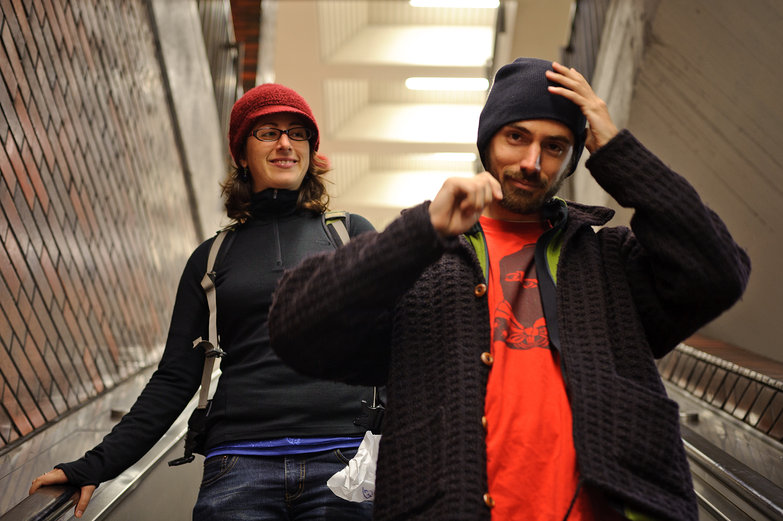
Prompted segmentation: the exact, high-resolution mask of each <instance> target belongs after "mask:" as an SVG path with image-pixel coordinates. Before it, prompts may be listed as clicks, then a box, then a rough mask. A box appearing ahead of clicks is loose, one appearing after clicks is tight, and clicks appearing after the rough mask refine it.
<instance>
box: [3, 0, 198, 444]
mask: <svg viewBox="0 0 783 521" xmlns="http://www.w3.org/2000/svg"><path fill="white" fill-rule="evenodd" d="M146 5H147V4H146V2H145V1H144V0H127V1H121V0H112V1H105V0H0V76H2V84H1V85H0V144H2V146H1V147H0V172H1V173H2V176H1V177H0V207H2V213H1V214H0V310H1V311H0V345H1V346H2V347H1V348H0V452H1V451H2V450H3V448H8V447H9V444H13V443H14V442H15V441H19V440H20V439H21V438H22V437H24V436H26V435H28V434H30V433H31V432H33V431H34V430H35V429H38V428H40V427H42V426H44V425H45V424H47V422H52V421H54V420H56V419H57V418H58V417H59V416H61V415H63V414H65V413H67V412H68V411H69V410H71V409H73V408H74V407H78V406H79V405H80V404H83V403H84V402H85V401H86V400H89V399H90V398H92V397H94V396H96V395H97V394H99V393H101V392H103V391H105V390H107V389H109V388H111V387H112V386H114V385H116V384H117V383H118V382H119V381H121V380H122V379H124V378H126V377H128V376H129V375H131V374H133V373H134V372H136V371H137V370H138V369H139V368H140V367H143V366H147V365H149V364H151V363H154V362H155V361H157V359H158V357H159V355H160V352H161V349H162V345H163V342H164V341H165V335H166V331H167V327H168V320H169V316H170V308H171V305H172V303H173V299H174V292H175V290H176V284H177V281H178V278H179V274H180V272H181V269H182V267H183V266H184V262H185V260H186V258H187V256H188V255H189V253H190V251H191V250H192V249H193V247H194V246H195V244H196V242H197V241H196V235H195V231H194V230H195V229H194V224H193V221H192V218H191V209H190V208H189V206H188V198H187V194H186V191H185V185H184V180H183V169H182V166H181V164H180V162H179V156H178V154H177V151H176V148H175V139H174V130H173V127H172V121H171V117H170V111H169V107H168V106H167V103H166V98H165V92H164V88H163V84H162V81H163V80H162V75H161V70H160V64H159V62H158V60H157V57H156V48H155V39H154V35H153V33H152V31H151V29H150V23H149V15H148V12H147V6H146ZM186 138H187V137H186Z"/></svg>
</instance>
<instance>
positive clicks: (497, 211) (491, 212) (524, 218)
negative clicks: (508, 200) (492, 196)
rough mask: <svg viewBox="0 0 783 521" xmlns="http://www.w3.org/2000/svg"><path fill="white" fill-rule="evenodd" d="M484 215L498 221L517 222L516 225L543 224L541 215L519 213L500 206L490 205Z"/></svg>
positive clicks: (537, 213)
mask: <svg viewBox="0 0 783 521" xmlns="http://www.w3.org/2000/svg"><path fill="white" fill-rule="evenodd" d="M482 215H484V216H485V217H489V218H490V219H496V220H498V221H506V222H515V223H537V222H541V213H540V212H535V213H528V214H524V213H517V212H514V211H512V210H509V209H507V208H503V207H502V206H500V205H499V204H497V203H495V204H490V205H489V206H487V207H486V208H484V211H483V212H482Z"/></svg>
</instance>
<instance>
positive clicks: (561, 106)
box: [476, 58, 587, 175]
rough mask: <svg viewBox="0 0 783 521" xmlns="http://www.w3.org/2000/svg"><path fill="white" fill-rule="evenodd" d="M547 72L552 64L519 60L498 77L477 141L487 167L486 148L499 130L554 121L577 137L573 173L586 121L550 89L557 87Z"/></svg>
mask: <svg viewBox="0 0 783 521" xmlns="http://www.w3.org/2000/svg"><path fill="white" fill-rule="evenodd" d="M548 70H552V62H550V61H547V60H539V59H536V58H517V59H516V60H514V61H513V63H509V64H507V65H504V66H503V67H501V68H500V69H499V70H498V72H497V74H495V81H494V83H493V84H492V88H491V89H490V91H489V96H487V102H486V103H485V104H484V108H483V109H482V110H481V116H479V125H478V138H477V140H476V145H477V146H478V151H479V155H480V157H481V163H482V164H483V165H484V168H488V166H489V165H488V158H487V157H486V150H487V146H488V145H489V142H490V140H491V139H492V136H494V135H495V134H496V133H497V132H498V130H500V129H501V128H503V127H504V126H506V125H507V124H509V123H513V122H515V121H522V120H526V119H553V120H555V121H559V122H561V123H563V124H564V125H565V126H567V127H568V128H569V129H571V132H573V134H574V154H573V158H572V163H571V166H570V167H569V170H568V172H567V173H566V175H571V174H572V173H573V171H574V169H575V168H576V164H577V163H578V162H579V157H580V156H581V155H582V150H583V149H584V144H585V125H586V123H587V120H586V119H585V117H584V114H582V110H581V109H580V108H579V107H578V106H577V105H576V104H574V103H573V102H571V101H570V100H568V99H566V98H564V97H563V96H558V95H557V94H552V93H550V92H549V91H548V90H547V87H548V86H549V85H557V84H556V83H552V82H551V81H549V80H548V79H547V77H546V76H545V75H544V71H548Z"/></svg>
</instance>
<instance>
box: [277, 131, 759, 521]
mask: <svg viewBox="0 0 783 521" xmlns="http://www.w3.org/2000/svg"><path fill="white" fill-rule="evenodd" d="M587 166H588V168H589V169H590V171H591V173H592V175H593V176H594V177H595V179H596V180H597V181H598V182H599V184H600V185H601V186H602V187H603V188H604V189H605V190H606V191H607V192H608V193H609V194H611V195H612V196H613V197H614V198H615V199H616V200H617V201H618V202H619V203H620V204H621V205H623V206H628V207H632V208H634V209H635V214H634V217H633V219H632V221H631V228H632V229H633V231H631V230H629V229H628V228H626V227H614V228H610V227H606V228H602V229H600V230H599V231H595V230H594V229H593V226H600V225H603V224H605V223H606V222H607V221H608V220H609V218H611V216H612V213H613V212H612V211H611V210H609V209H606V208H598V207H588V206H584V205H579V204H573V203H569V205H568V212H567V218H566V220H565V222H562V223H559V224H560V225H561V226H562V232H561V236H560V237H561V239H562V248H561V251H560V257H559V263H558V266H557V278H556V280H557V286H556V290H555V292H556V308H557V311H556V314H557V316H556V318H555V317H551V316H549V315H548V316H547V323H548V324H550V326H552V325H556V327H557V329H558V334H559V344H560V348H561V351H562V360H563V369H564V372H565V377H566V381H567V390H568V396H569V400H570V405H571V409H572V412H573V437H574V444H575V447H576V452H577V460H578V466H579V471H580V475H581V478H582V480H583V482H584V483H585V485H586V487H587V488H588V490H593V491H600V492H601V493H603V494H604V495H605V496H607V497H609V498H611V499H613V500H615V501H619V502H621V503H623V504H625V505H627V506H629V507H631V508H632V509H634V510H635V511H640V512H643V513H646V514H648V515H651V516H653V517H656V518H659V519H670V520H696V519H697V517H698V515H697V507H696V499H695V495H694V493H693V489H692V482H691V477H690V472H689V469H688V463H687V461H686V457H685V452H684V449H683V445H682V441H681V438H680V431H679V421H678V416H679V415H678V407H677V405H676V403H674V402H673V401H671V400H670V399H669V398H667V396H666V393H665V390H664V387H663V384H662V383H661V380H660V377H659V375H658V371H657V369H656V366H655V364H654V357H659V356H663V355H664V354H665V353H667V352H668V351H670V350H671V349H672V348H673V347H674V346H675V345H676V344H677V343H678V342H680V341H681V340H683V339H684V338H686V337H687V336H689V335H690V334H691V333H693V332H694V331H696V330H697V329H698V328H699V327H701V326H703V325H704V324H705V323H707V322H708V321H710V320H712V319H713V318H715V317H716V316H718V315H719V314H720V313H721V312H722V311H724V310H725V309H727V308H728V307H730V306H731V305H732V304H733V303H734V302H735V301H736V300H737V299H738V298H739V297H740V295H741V294H742V292H743V291H744V287H745V285H746V282H747V278H748V274H749V269H750V262H749V259H748V257H747V255H746V254H745V252H744V251H743V250H742V249H741V248H739V247H738V246H737V245H736V244H735V243H734V241H733V240H732V238H731V236H730V235H729V233H728V231H727V229H726V227H725V226H724V225H723V223H722V222H721V221H720V219H719V218H718V217H717V216H716V215H715V214H714V213H713V212H712V211H710V210H709V209H708V208H706V207H705V206H704V204H702V202H701V201H700V199H699V196H698V195H697V194H696V192H695V191H694V190H693V188H692V187H691V186H690V185H689V184H688V183H687V182H686V181H685V180H684V179H683V178H682V177H680V176H679V175H677V174H675V173H674V172H672V171H671V170H670V169H669V168H667V167H666V166H665V165H664V164H663V163H662V162H660V161H659V160H658V159H657V158H656V157H655V156H654V155H653V154H651V153H650V152H649V151H648V150H647V149H645V148H644V147H643V146H642V145H641V144H640V143H639V142H638V141H636V139H635V138H633V137H632V136H631V135H630V134H629V133H628V132H627V131H623V132H621V133H620V134H619V135H618V136H617V137H615V138H614V139H613V140H612V141H611V142H610V143H608V144H607V145H606V146H604V147H603V148H601V149H600V150H598V151H597V152H596V153H595V154H593V156H592V157H591V158H590V159H589V161H588V162H587ZM539 246H540V245H539ZM483 282H484V276H483V273H482V269H481V267H480V265H479V262H478V260H477V256H476V253H475V251H474V250H473V248H472V247H471V246H469V245H468V243H467V242H466V241H465V239H464V238H460V239H457V238H454V239H452V240H447V241H442V240H440V239H439V238H438V236H437V234H436V233H435V231H434V229H433V228H432V226H431V224H430V221H429V213H428V205H427V204H426V203H425V204H423V205H420V206H418V207H415V208H413V209H411V210H408V211H406V212H403V215H402V216H401V217H400V218H399V219H397V220H396V221H394V222H393V223H391V224H390V225H389V226H388V228H387V229H386V230H385V231H384V232H383V233H379V234H376V233H371V234H365V235H363V236H361V237H358V238H357V239H355V240H354V241H352V242H351V243H350V244H349V245H348V246H346V247H344V248H341V249H339V250H337V251H336V252H335V253H334V254H326V255H319V256H316V257H314V258H311V259H309V260H307V261H305V262H304V263H303V264H301V265H300V266H299V267H298V268H297V269H294V270H292V271H289V272H287V273H286V274H285V275H284V276H283V279H282V280H281V283H280V286H279V287H278V290H277V292H276V293H275V296H274V300H273V305H272V308H271V311H270V334H271V339H272V345H273V349H275V350H276V352H277V353H278V354H279V355H280V357H281V358H283V360H284V361H286V362H287V363H289V364H291V365H293V366H294V367H295V368H297V369H299V370H300V371H302V372H304V373H307V374H310V375H313V376H320V377H324V378H331V379H337V380H342V381H346V382H351V383H364V384H381V383H386V385H387V393H388V407H387V413H386V418H385V424H384V431H383V438H382V441H381V445H380V454H379V461H378V473H377V479H376V495H375V519H377V520H391V519H400V520H402V519H405V520H410V519H421V520H428V521H432V520H449V521H454V520H488V519H489V518H490V510H489V508H487V506H485V504H484V501H483V500H482V496H483V494H484V493H485V492H486V489H487V478H486V453H485V450H486V449H485V440H484V437H485V432H484V428H483V427H482V424H481V418H482V416H483V414H484V396H485V391H486V382H487V376H488V374H489V371H490V370H491V369H490V368H489V367H488V366H487V365H485V364H484V363H482V361H481V353H482V352H484V351H488V350H489V346H490V324H489V311H488V306H487V297H486V295H485V294H483V293H482V292H481V291H477V292H474V288H475V287H476V286H477V285H478V284H481V283H483ZM553 322H556V323H554V324H553Z"/></svg>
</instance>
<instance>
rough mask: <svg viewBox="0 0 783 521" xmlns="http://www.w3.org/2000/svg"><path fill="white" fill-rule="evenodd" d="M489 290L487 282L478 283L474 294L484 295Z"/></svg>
mask: <svg viewBox="0 0 783 521" xmlns="http://www.w3.org/2000/svg"><path fill="white" fill-rule="evenodd" d="M486 292H487V285H486V284H483V283H482V284H477V285H476V287H475V288H473V294H474V295H476V296H477V297H483V296H484V294H485V293H486Z"/></svg>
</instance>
